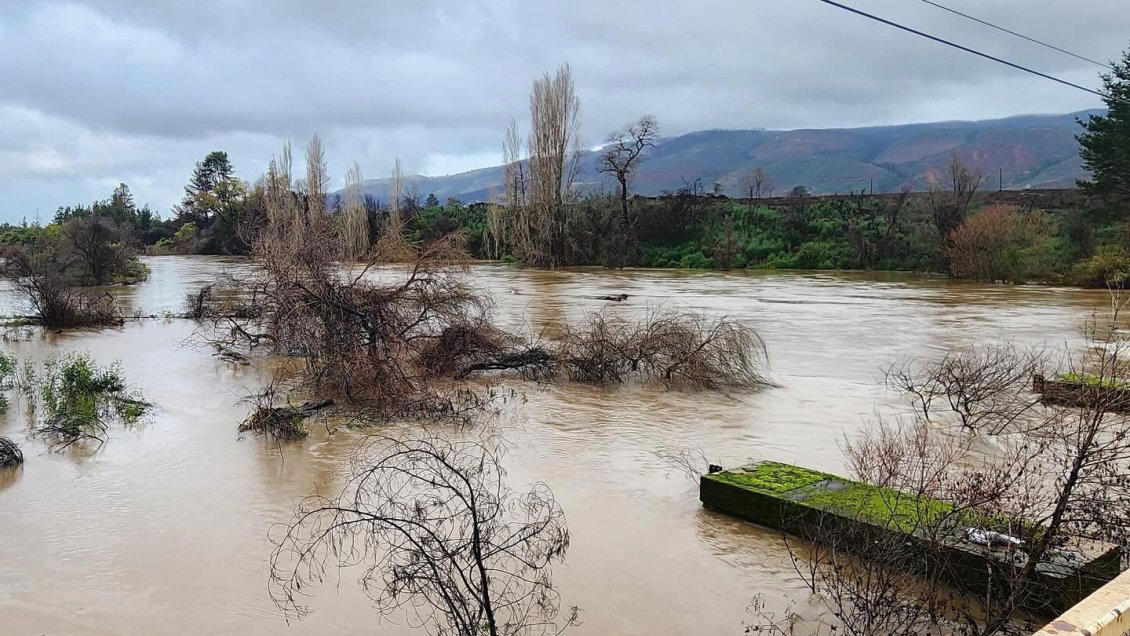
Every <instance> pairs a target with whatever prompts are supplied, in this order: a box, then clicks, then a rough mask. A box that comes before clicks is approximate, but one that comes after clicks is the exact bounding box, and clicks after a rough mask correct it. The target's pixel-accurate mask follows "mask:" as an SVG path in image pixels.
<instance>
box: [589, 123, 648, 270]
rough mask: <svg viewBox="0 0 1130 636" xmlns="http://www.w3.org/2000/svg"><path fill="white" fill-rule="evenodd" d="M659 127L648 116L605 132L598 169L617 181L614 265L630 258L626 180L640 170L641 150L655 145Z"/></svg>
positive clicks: (621, 265)
mask: <svg viewBox="0 0 1130 636" xmlns="http://www.w3.org/2000/svg"><path fill="white" fill-rule="evenodd" d="M658 137H659V127H658V125H657V124H656V123H655V118H654V117H652V116H651V115H644V116H642V117H640V119H639V121H637V122H636V123H634V124H629V125H628V126H625V127H624V128H622V129H621V130H618V131H615V132H613V133H611V134H610V135H608V139H607V141H606V145H605V147H604V150H603V151H602V152H601V154H600V160H599V170H600V172H602V173H605V174H610V175H612V176H613V177H615V178H616V181H617V182H619V184H620V222H619V224H618V225H619V237H618V238H619V240H618V241H617V243H618V245H617V246H616V249H615V250H614V251H613V253H614V255H615V256H614V259H613V265H616V266H618V267H623V266H624V265H625V263H626V260H627V259H628V257H629V252H630V244H631V238H630V237H631V225H632V223H631V216H630V214H629V213H628V180H629V179H631V177H632V175H633V174H635V172H636V170H638V169H639V164H640V162H641V161H643V153H644V151H645V150H647V149H648V148H654V147H655V141H656V139H658Z"/></svg>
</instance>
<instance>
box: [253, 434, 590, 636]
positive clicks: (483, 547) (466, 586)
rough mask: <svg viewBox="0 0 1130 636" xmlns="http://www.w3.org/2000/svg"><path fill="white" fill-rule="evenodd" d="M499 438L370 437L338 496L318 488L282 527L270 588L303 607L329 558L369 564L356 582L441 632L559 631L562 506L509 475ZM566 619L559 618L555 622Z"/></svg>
mask: <svg viewBox="0 0 1130 636" xmlns="http://www.w3.org/2000/svg"><path fill="white" fill-rule="evenodd" d="M500 453H501V448H500V447H499V446H498V445H497V444H493V443H489V442H474V441H470V442H452V441H449V440H447V439H444V438H442V437H435V436H428V437H413V438H409V439H403V440H398V439H392V438H388V437H375V438H371V439H370V440H368V441H367V442H365V443H364V444H363V445H362V446H361V447H360V448H359V449H358V451H356V452H355V454H354V458H353V474H352V478H351V479H350V480H349V482H348V483H347V484H346V486H345V488H344V489H343V490H342V491H341V493H340V494H339V495H337V497H335V498H333V499H328V498H325V497H311V498H308V499H307V500H305V501H304V502H303V503H302V504H301V505H300V506H299V509H298V512H297V515H296V518H295V520H294V522H293V523H292V524H291V525H290V526H289V527H287V528H284V529H282V531H281V532H279V533H276V534H275V537H274V539H273V540H274V542H275V545H276V548H275V551H274V553H273V554H272V557H271V585H270V591H271V596H272V598H274V599H275V602H276V603H277V604H278V605H279V606H280V607H281V608H283V609H284V610H286V611H289V612H293V613H296V614H298V615H300V616H301V615H303V614H305V613H306V612H307V611H308V608H306V607H303V606H301V605H299V603H298V600H299V596H300V595H301V594H302V590H303V589H304V588H306V587H307V586H308V585H309V584H310V583H311V582H315V583H316V582H320V581H322V580H323V578H324V576H325V573H326V569H327V567H328V566H331V565H332V564H337V565H339V566H343V565H352V564H361V563H365V564H366V567H365V569H364V573H363V574H362V578H361V584H362V587H363V588H364V590H365V591H366V593H367V594H368V595H369V597H370V598H371V599H372V600H373V602H374V603H375V605H376V607H377V609H378V610H379V611H381V612H382V613H384V614H390V613H393V612H399V611H404V612H407V614H408V616H409V620H410V622H411V623H412V624H415V625H419V626H422V627H424V628H425V629H427V630H428V631H429V632H431V633H434V634H444V635H447V634H452V635H460V636H476V635H478V634H490V635H491V636H497V635H500V634H556V633H559V632H560V631H561V630H562V629H564V628H565V627H568V626H570V625H573V624H577V623H578V610H577V609H576V608H571V609H569V610H568V611H567V612H566V613H565V615H564V616H563V617H560V618H559V615H560V613H561V607H560V600H559V595H558V593H557V592H556V590H555V589H554V587H553V582H552V579H551V568H552V566H553V564H554V563H557V562H560V561H562V560H563V558H564V556H565V551H566V549H567V548H568V547H569V532H568V529H567V527H566V525H565V515H564V513H563V512H562V510H561V507H560V506H559V505H558V504H557V502H556V501H555V500H554V498H553V493H552V492H550V490H549V488H548V487H546V486H545V485H544V484H537V485H535V486H534V487H533V488H532V489H531V490H529V491H528V492H524V493H516V492H514V491H512V490H511V489H510V488H509V487H507V485H506V484H505V483H504V479H503V469H502V466H501V464H500V461H499V458H500ZM559 623H560V624H559Z"/></svg>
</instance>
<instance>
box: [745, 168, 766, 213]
mask: <svg viewBox="0 0 1130 636" xmlns="http://www.w3.org/2000/svg"><path fill="white" fill-rule="evenodd" d="M742 186H743V190H744V194H745V195H746V198H747V199H749V211H750V212H752V211H753V204H754V201H756V200H758V199H760V198H761V197H763V196H766V195H768V194H769V192H770V191H772V189H773V181H772V180H771V179H770V178H769V175H767V174H765V168H762V167H761V166H757V167H756V168H754V169H753V171H752V172H750V173H749V174H747V175H746V176H745V177H744V178H743V179H742Z"/></svg>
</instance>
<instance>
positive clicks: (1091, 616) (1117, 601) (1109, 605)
mask: <svg viewBox="0 0 1130 636" xmlns="http://www.w3.org/2000/svg"><path fill="white" fill-rule="evenodd" d="M1069 635H1070V636H1130V570H1127V571H1126V572H1123V573H1122V574H1121V575H1119V577H1118V578H1116V579H1114V580H1113V581H1111V582H1110V583H1107V584H1106V585H1104V586H1102V587H1101V588H1099V589H1098V590H1097V591H1095V593H1094V594H1091V595H1090V596H1088V597H1087V598H1085V599H1083V600H1082V601H1080V602H1079V604H1077V605H1075V606H1074V607H1072V608H1071V609H1069V610H1067V611H1066V612H1064V613H1063V614H1062V615H1061V616H1060V617H1059V618H1057V619H1055V620H1054V621H1052V622H1051V623H1048V625H1047V626H1046V627H1044V628H1043V629H1041V630H1040V631H1038V632H1036V634H1035V636H1069Z"/></svg>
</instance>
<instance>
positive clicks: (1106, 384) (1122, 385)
mask: <svg viewBox="0 0 1130 636" xmlns="http://www.w3.org/2000/svg"><path fill="white" fill-rule="evenodd" d="M1058 379H1059V380H1060V381H1061V382H1070V383H1072V384H1082V385H1083V386H1086V387H1091V388H1099V387H1102V388H1104V389H1127V388H1130V382H1127V381H1125V380H1119V379H1118V378H1101V377H1099V376H1097V375H1094V374H1093V373H1075V372H1067V373H1061V374H1059V376H1058Z"/></svg>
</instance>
